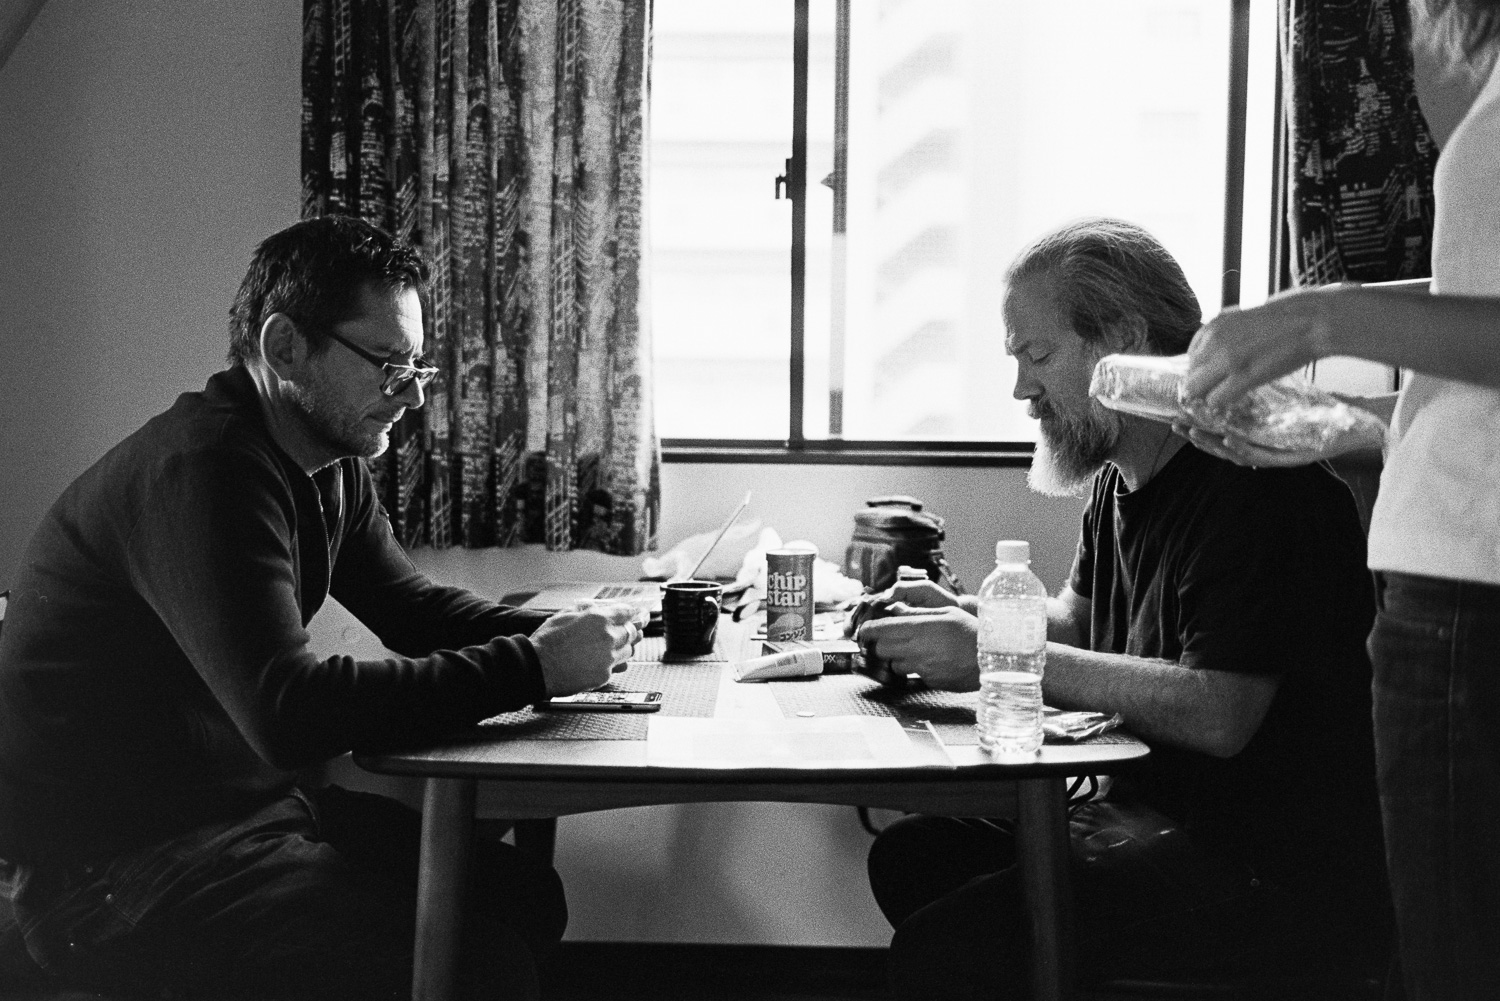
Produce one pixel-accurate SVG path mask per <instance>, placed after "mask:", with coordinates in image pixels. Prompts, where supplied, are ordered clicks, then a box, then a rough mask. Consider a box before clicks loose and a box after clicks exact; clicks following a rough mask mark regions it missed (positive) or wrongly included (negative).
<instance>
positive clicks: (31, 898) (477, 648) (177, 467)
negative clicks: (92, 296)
mask: <svg viewBox="0 0 1500 1001" xmlns="http://www.w3.org/2000/svg"><path fill="white" fill-rule="evenodd" d="M427 277H428V276H427V269H426V267H425V265H424V264H423V262H422V261H421V259H420V258H419V257H418V255H417V254H416V252H415V251H414V250H413V249H412V248H411V247H410V246H408V245H406V244H404V243H402V242H400V241H397V240H394V239H392V238H391V237H390V236H388V235H387V234H385V233H383V232H381V231H380V230H378V229H376V228H374V227H372V226H369V225H367V224H365V223H362V222H359V221H357V220H354V219H349V218H342V217H327V218H321V219H314V220H309V221H305V222H301V223H298V224H296V225H294V226H291V227H289V228H287V229H285V230H283V231H281V232H279V233H276V234H274V235H273V236H271V237H269V238H268V239H266V240H265V241H264V242H262V243H261V244H260V246H259V247H258V248H257V249H256V251H255V254H254V256H253V259H252V261H251V264H250V268H249V271H248V272H247V274H246V276H245V279H244V282H243V283H242V285H241V286H240V290H239V294H238V296H237V297H236V299H235V303H234V307H233V309H232V310H231V314H230V315H231V321H230V349H229V360H230V362H231V364H230V367H229V368H228V369H227V370H225V371H223V372H220V373H218V374H216V375H214V376H213V377H212V378H210V379H209V381H208V385H207V387H206V388H205V389H204V390H203V391H201V392H193V393H185V394H183V395H182V396H181V397H179V398H178V400H177V401H176V403H175V404H174V405H173V406H172V407H170V408H169V409H168V410H166V411H165V412H164V413H162V414H160V415H158V416H157V417H155V418H154V419H152V420H151V421H149V422H148V423H147V424H146V425H145V426H144V427H142V428H141V429H140V430H138V431H136V432H135V433H134V434H132V435H130V436H129V437H128V438H126V439H125V440H124V441H123V442H121V443H120V444H119V445H117V446H116V447H115V448H113V449H112V450H111V451H110V452H109V453H108V454H106V455H105V456H104V457H103V458H102V459H101V460H99V462H98V463H96V464H95V465H94V466H93V467H92V468H90V469H89V470H87V471H86V472H84V473H83V474H82V475H81V476H79V477H78V479H77V480H75V481H74V482H73V483H72V485H71V486H69V487H68V488H67V490H66V491H64V493H63V494H62V496H61V497H60V498H59V500H58V501H57V502H56V504H54V505H53V507H52V509H51V510H50V511H49V512H48V513H47V514H46V516H45V517H44V518H43V520H42V522H41V525H40V526H39V527H38V529H37V531H36V533H35V535H34V536H33V538H32V540H31V542H30V544H29V546H28V547H27V549H26V552H25V555H24V557H23V561H22V565H21V567H20V570H19V575H18V577H17V579H16V582H15V586H14V587H13V588H12V591H11V600H10V605H9V609H8V614H7V616H6V620H5V625H4V629H3V632H0V857H3V859H4V860H5V861H4V862H3V864H0V875H4V876H5V877H6V879H5V881H4V883H3V884H0V885H3V886H4V887H5V888H6V890H7V895H8V896H9V897H10V899H11V902H12V904H13V907H14V912H15V917H16V920H17V922H18V924H19V929H20V932H21V933H22V935H23V936H24V940H25V945H26V951H27V952H28V953H29V955H30V956H31V958H32V959H33V960H34V961H35V962H36V963H37V964H39V965H40V966H41V967H42V968H43V969H44V970H46V971H48V972H50V973H51V974H53V975H55V976H56V977H57V978H59V979H61V980H63V981H65V982H71V983H75V984H81V985H87V986H91V987H96V988H102V989H105V990H123V991H127V992H141V993H150V994H152V995H153V996H154V995H156V994H159V993H161V992H162V991H164V990H166V991H171V992H174V993H176V994H179V995H181V994H186V995H187V996H199V995H200V994H208V995H211V996H213V997H247V998H256V999H279V998H308V999H313V998H316V999H329V998H349V999H355V998H357V999H361V1001H363V999H370V998H394V997H402V996H406V995H407V994H408V993H409V991H410V989H411V970H412V944H413V932H414V920H415V906H416V904H415V901H416V895H415V893H416V877H417V848H418V843H419V836H420V818H419V817H418V816H417V815H416V814H415V813H414V812H413V811H410V810H407V809H406V808H405V807H403V806H401V805H400V804H397V803H395V802H393V801H390V800H386V799H383V798H381V797H377V796H371V795H368V794H360V793H355V792H350V791H347V790H343V789H339V788H335V787H327V788H314V787H313V786H311V785H308V784H304V783H302V782H300V781H299V773H301V772H303V771H304V770H306V769H310V768H314V767H316V766H318V765H319V764H321V763H322V762H325V761H327V760H328V759H330V758H332V757H334V756H336V755H339V754H341V753H343V752H345V751H348V750H350V749H352V748H353V749H358V748H367V749H373V748H380V747H389V746H392V745H396V744H400V743H408V742H413V741H421V740H428V739H432V738H435V737H437V736H439V735H441V734H443V733H444V732H448V731H452V730H453V729H454V728H458V727H464V726H467V725H471V724H474V723H476V722H478V721H479V720H482V719H484V718H486V717H488V716H491V715H493V714H495V713H498V712H501V711H504V710H508V709H515V708H519V707H521V706H524V705H527V704H530V703H532V702H536V701H539V700H541V699H543V698H545V697H547V696H551V695H561V694H568V693H572V692H577V691H580V690H583V689H588V688H594V687H597V686H599V685H601V684H603V683H604V682H605V681H607V680H608V678H609V675H610V671H611V668H612V666H613V665H615V664H617V663H620V662H622V661H624V660H626V659H628V656H629V651H630V648H631V644H632V642H634V641H635V640H637V639H638V638H639V632H638V630H637V629H636V627H635V626H633V625H632V624H630V623H629V621H628V620H627V611H628V610H623V609H622V610H621V612H620V613H619V614H618V615H614V614H598V613H564V614H558V615H556V616H554V617H552V618H550V619H545V618H544V617H543V616H539V615H537V614H535V613H529V612H522V611H518V610H516V609H511V608H506V607H503V606H500V605H497V604H495V603H493V602H491V601H488V600H486V599H484V598H481V597H479V596H478V595H476V594H473V593H471V592H469V591H465V590H462V589H459V588H453V587H443V586H439V585H438V584H435V583H433V582H432V581H431V580H429V579H427V578H426V577H425V576H423V575H422V574H421V573H419V572H418V571H417V569H416V568H415V567H414V566H413V565H412V563H411V561H410V560H409V559H408V558H407V556H406V554H405V553H404V552H403V551H402V549H401V547H400V546H399V545H398V544H397V542H396V540H395V538H394V537H393V535H392V532H391V526H390V522H389V520H388V518H387V517H386V514H385V512H384V510H382V508H381V506H380V503H379V501H378V500H377V499H376V496H375V491H374V489H373V486H372V483H371V479H370V474H369V471H368V470H367V468H366V466H365V463H364V462H363V461H362V460H363V459H365V458H370V457H373V456H376V455H379V454H380V453H381V452H383V451H384V450H385V448H386V447H387V444H388V440H389V438H388V436H389V432H390V429H391V427H392V425H394V424H395V422H396V421H397V420H398V419H400V417H401V415H402V414H403V412H404V411H405V410H406V409H408V408H416V407H420V406H421V405H422V404H423V402H424V396H423V387H424V386H425V385H426V384H427V382H428V381H429V380H430V379H431V378H432V376H433V374H434V372H435V370H434V369H431V368H428V367H425V366H424V365H423V364H422V362H421V357H422V345H423V334H422V294H423V293H424V291H425V289H426V287H427ZM329 595H331V596H333V597H334V598H337V599H338V600H339V602H340V603H341V604H343V605H344V606H345V607H346V608H348V609H349V611H350V612H352V613H353V614H354V615H355V616H356V617H357V618H358V619H360V620H361V621H362V622H364V623H366V624H367V625H368V626H370V628H371V629H372V630H373V631H374V632H375V634H376V635H377V636H378V637H379V638H380V639H381V641H382V642H383V643H384V644H385V645H386V646H387V647H388V648H389V649H391V650H393V651H396V654H395V655H394V656H391V657H388V658H385V659H378V660H356V659H354V658H352V657H347V656H334V657H328V658H322V659H320V658H319V657H317V656H316V655H315V654H314V653H313V652H312V651H311V649H310V648H309V639H310V637H309V635H308V632H307V629H306V627H307V624H308V622H309V621H310V620H311V619H312V617H313V616H314V614H315V613H316V612H317V611H318V609H319V608H320V607H321V606H322V604H323V602H324V599H325V597H326V596H329ZM475 871H476V876H475V881H474V887H473V896H472V898H471V900H470V901H469V908H468V910H469V916H468V919H467V921H466V927H467V928H468V929H469V930H470V932H471V933H472V934H471V935H470V936H469V939H470V947H469V949H468V953H469V956H468V958H469V960H470V962H469V963H468V965H467V967H466V973H465V974H464V976H466V977H467V983H466V988H467V993H468V996H470V997H494V996H499V995H502V994H503V995H504V996H505V997H534V996H535V995H536V993H537V987H536V971H535V969H534V965H535V961H536V960H537V959H539V958H541V957H545V956H546V955H547V953H548V952H549V950H551V949H552V948H553V947H554V946H555V945H556V944H557V942H558V941H559V940H560V939H561V937H562V931H563V926H564V925H565V923H566V920H567V912H566V907H565V904H564V900H563V893H562V886H561V883H560V881H559V880H558V878H557V874H556V873H555V872H553V871H552V869H551V868H550V867H549V866H547V865H546V864H544V863H540V862H537V861H534V860H532V859H529V858H528V857H526V856H523V855H520V854H519V853H517V852H516V851H515V850H514V849H512V848H510V847H509V846H506V845H499V844H494V845H489V846H487V847H486V848H484V849H483V850H481V851H480V853H479V857H478V859H477V862H476V867H475Z"/></svg>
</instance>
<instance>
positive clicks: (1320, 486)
mask: <svg viewBox="0 0 1500 1001" xmlns="http://www.w3.org/2000/svg"><path fill="white" fill-rule="evenodd" d="M1193 452H1194V454H1193V456H1192V463H1191V467H1190V470H1189V472H1190V474H1191V475H1190V477H1189V478H1187V483H1188V484H1189V486H1188V488H1187V491H1188V492H1189V493H1190V494H1191V496H1192V498H1193V500H1195V501H1197V502H1198V503H1200V504H1203V505H1204V506H1206V507H1209V508H1211V509H1213V510H1215V511H1218V512H1220V513H1222V514H1225V515H1228V516H1234V517H1238V518H1244V519H1248V520H1249V521H1250V522H1252V523H1255V522H1270V523H1276V522H1278V521H1279V520H1281V519H1285V518H1286V517H1288V516H1289V515H1297V516H1299V517H1300V518H1305V517H1306V516H1307V515H1308V514H1309V513H1311V512H1326V513H1332V514H1334V515H1335V516H1340V517H1341V516H1343V515H1345V514H1347V515H1348V516H1349V517H1350V518H1351V519H1352V521H1351V524H1357V523H1358V513H1357V511H1356V509H1355V508H1354V503H1353V497H1352V495H1351V494H1350V493H1349V488H1348V487H1347V486H1345V485H1344V483H1343V481H1342V480H1340V479H1339V478H1338V477H1337V476H1335V475H1334V474H1333V473H1332V472H1331V471H1329V470H1328V469H1327V468H1326V467H1324V466H1322V465H1321V464H1313V465H1307V466H1293V467H1288V468H1284V469H1252V468H1250V467H1247V466H1239V465H1236V464H1234V463H1232V462H1228V461H1226V460H1224V459H1220V458H1217V457H1215V456H1212V455H1208V454H1207V453H1204V452H1200V451H1198V450H1197V449H1194V450H1193ZM1346 509H1347V510H1346Z"/></svg>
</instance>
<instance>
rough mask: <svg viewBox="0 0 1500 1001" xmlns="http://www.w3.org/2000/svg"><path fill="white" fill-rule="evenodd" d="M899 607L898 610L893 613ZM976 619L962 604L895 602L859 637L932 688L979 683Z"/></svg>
mask: <svg viewBox="0 0 1500 1001" xmlns="http://www.w3.org/2000/svg"><path fill="white" fill-rule="evenodd" d="M898 609H899V611H897V610H898ZM978 636H979V620H978V619H976V618H975V617H974V616H972V615H970V614H969V613H968V612H965V611H964V610H963V609H961V608H957V607H954V606H949V607H947V608H911V607H909V606H906V605H903V604H900V603H897V604H895V605H893V606H891V611H890V612H889V613H888V614H887V616H886V617H885V618H881V619H874V620H871V621H866V622H865V623H863V624H862V625H861V626H860V627H859V632H858V634H857V638H858V640H859V645H860V648H861V649H863V650H864V651H865V652H866V656H868V655H869V654H870V653H874V654H875V655H876V656H878V657H879V658H880V659H881V660H883V661H885V662H886V664H887V665H889V667H890V669H891V670H892V671H893V672H896V673H898V674H918V675H921V676H922V680H923V681H925V682H927V684H928V686H929V687H931V688H943V689H947V690H949V691H954V692H972V691H974V690H975V689H977V688H978V687H979V661H978V658H977V656H976V649H977V640H978Z"/></svg>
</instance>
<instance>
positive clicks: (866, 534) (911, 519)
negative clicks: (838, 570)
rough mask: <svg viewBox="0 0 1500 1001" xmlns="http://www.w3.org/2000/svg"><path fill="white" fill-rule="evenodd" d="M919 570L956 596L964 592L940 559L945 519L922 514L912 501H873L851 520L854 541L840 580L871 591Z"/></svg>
mask: <svg viewBox="0 0 1500 1001" xmlns="http://www.w3.org/2000/svg"><path fill="white" fill-rule="evenodd" d="M902 566H909V567H918V568H920V569H921V570H923V571H925V572H926V573H927V577H928V579H929V580H932V581H935V582H936V583H937V584H939V585H940V586H942V587H945V588H947V589H948V590H950V591H952V592H953V593H954V594H963V593H964V589H963V586H962V585H961V584H959V582H958V579H957V578H956V577H954V575H953V571H952V570H951V569H950V568H949V566H948V560H947V558H946V557H945V556H944V555H943V519H942V518H939V517H938V516H937V515H935V514H931V513H930V512H927V511H923V510H922V502H921V501H919V500H917V499H916V498H915V497H905V496H899V495H893V496H887V497H871V498H870V499H869V500H867V501H865V510H863V511H856V512H855V514H854V535H853V537H852V538H851V539H850V540H849V548H848V549H847V550H845V552H844V575H845V576H847V577H850V578H852V579H854V580H857V581H859V582H860V583H861V584H863V585H864V586H865V587H866V588H867V589H869V590H871V591H883V590H885V589H886V588H888V587H890V586H891V585H892V584H894V583H895V582H896V569H897V568H898V567H902Z"/></svg>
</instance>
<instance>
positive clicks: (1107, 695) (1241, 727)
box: [1042, 642, 1278, 757]
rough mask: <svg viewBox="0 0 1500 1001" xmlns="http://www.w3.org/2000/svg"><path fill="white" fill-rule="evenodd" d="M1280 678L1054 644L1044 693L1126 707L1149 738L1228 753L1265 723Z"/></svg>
mask: <svg viewBox="0 0 1500 1001" xmlns="http://www.w3.org/2000/svg"><path fill="white" fill-rule="evenodd" d="M1277 681H1278V678H1277V676H1275V675H1258V674H1236V673H1231V672H1227V671H1204V670H1194V669H1192V668H1188V667H1184V666H1182V665H1181V664H1178V663H1176V662H1174V661H1168V660H1152V659H1147V658H1144V657H1132V656H1129V655H1127V654H1116V653H1096V652H1094V651H1092V650H1082V649H1079V648H1077V647H1074V646H1069V645H1066V644H1062V643H1055V642H1052V643H1048V644H1047V667H1046V672H1045V674H1044V675H1043V678H1042V691H1043V695H1044V698H1045V701H1046V703H1047V704H1048V705H1050V706H1056V707H1057V708H1059V709H1080V710H1090V711H1094V712H1106V713H1119V714H1120V715H1121V716H1122V717H1123V718H1124V720H1125V725H1126V726H1127V727H1129V728H1130V729H1131V730H1132V731H1133V732H1134V733H1136V734H1137V735H1138V736H1140V737H1143V738H1145V739H1146V740H1151V741H1160V742H1162V743H1165V744H1172V745H1174V746H1177V747H1185V748H1188V749H1190V750H1195V751H1201V752H1203V753H1206V754H1212V755H1215V756H1218V757H1228V756H1229V755H1232V754H1235V753H1237V752H1238V751H1239V750H1240V749H1241V748H1242V747H1244V745H1245V743H1246V742H1248V741H1249V739H1250V737H1251V736H1252V735H1254V733H1255V731H1256V729H1257V728H1258V727H1259V726H1260V722H1261V720H1262V719H1263V718H1264V717H1265V711H1266V709H1267V708H1268V707H1269V706H1270V702H1271V697H1272V696H1273V695H1274V694H1275V692H1276V685H1277Z"/></svg>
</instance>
